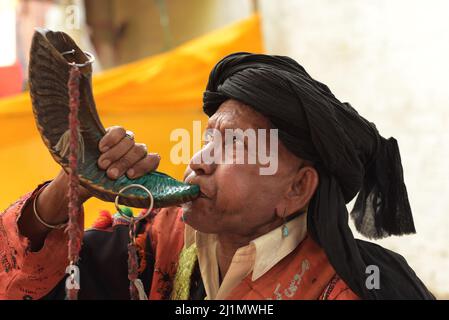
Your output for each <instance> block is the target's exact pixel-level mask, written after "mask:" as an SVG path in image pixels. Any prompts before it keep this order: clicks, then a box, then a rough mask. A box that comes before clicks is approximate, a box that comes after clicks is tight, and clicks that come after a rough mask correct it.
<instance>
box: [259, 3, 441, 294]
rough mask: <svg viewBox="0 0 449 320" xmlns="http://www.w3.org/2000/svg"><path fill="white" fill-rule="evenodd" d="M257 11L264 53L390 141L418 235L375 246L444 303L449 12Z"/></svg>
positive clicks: (431, 8)
mask: <svg viewBox="0 0 449 320" xmlns="http://www.w3.org/2000/svg"><path fill="white" fill-rule="evenodd" d="M260 9H261V12H262V17H263V31H264V35H265V45H266V48H267V50H268V51H269V52H270V53H276V54H284V55H290V56H292V57H293V58H295V59H296V60H297V61H299V62H300V64H302V65H303V66H304V67H305V68H306V70H308V72H309V73H310V74H311V75H312V76H313V77H314V78H316V79H317V80H320V81H321V82H324V83H325V84H327V85H329V87H330V88H331V90H332V91H333V92H334V93H335V95H336V96H337V97H338V98H340V100H343V101H348V102H350V103H351V104H352V105H353V106H354V107H355V108H356V109H357V110H358V111H359V113H361V114H362V115H363V116H364V117H366V118H367V119H369V120H370V121H372V122H374V123H375V124H376V125H377V127H378V129H379V131H380V132H381V134H382V135H383V136H385V137H390V136H394V137H395V138H396V139H397V140H398V142H399V147H400V150H401V155H402V163H403V167H404V174H405V181H406V184H407V187H408V192H409V198H410V203H411V206H412V210H413V212H414V217H415V224H416V228H417V234H416V235H412V236H404V237H401V238H398V237H396V238H391V239H386V240H382V241H379V243H380V244H382V245H384V246H386V247H388V248H390V249H392V250H395V251H397V252H399V253H401V254H403V255H404V256H405V257H406V258H407V260H408V262H409V263H410V264H411V266H412V267H413V268H414V269H415V271H416V272H417V274H418V275H419V276H420V277H421V278H422V279H423V281H424V282H425V283H426V284H427V285H428V286H429V287H430V288H431V289H432V290H433V291H434V292H435V293H436V294H437V295H438V296H439V297H445V298H449V271H448V270H449V246H448V244H449V232H448V228H449V215H448V213H447V211H448V210H449V166H448V165H447V159H448V158H449V144H448V143H447V142H448V141H449V130H448V127H449V90H448V89H449V85H448V84H449V81H448V75H449V59H448V57H449V22H448V19H447V14H448V12H449V2H448V1H446V0H433V1H425V0H395V1H390V0H363V1H360V0H284V1H270V0H261V1H260ZM357 236H358V234H357Z"/></svg>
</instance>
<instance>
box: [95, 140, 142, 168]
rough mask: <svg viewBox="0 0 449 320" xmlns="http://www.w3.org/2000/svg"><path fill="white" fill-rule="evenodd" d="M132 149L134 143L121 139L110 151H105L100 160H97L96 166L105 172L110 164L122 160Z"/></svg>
mask: <svg viewBox="0 0 449 320" xmlns="http://www.w3.org/2000/svg"><path fill="white" fill-rule="evenodd" d="M133 147H134V141H132V140H130V139H127V138H123V139H122V140H121V141H120V142H119V143H117V144H115V145H114V146H113V147H112V148H111V149H110V150H108V151H106V152H105V153H103V154H102V155H101V156H100V158H98V166H99V167H100V169H103V170H106V169H107V168H109V167H110V166H111V164H112V163H114V162H116V161H117V160H119V159H120V158H122V157H123V156H124V155H125V154H126V153H127V152H128V151H129V150H131V148H133ZM137 160H139V159H137Z"/></svg>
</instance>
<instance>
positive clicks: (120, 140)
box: [98, 126, 160, 179]
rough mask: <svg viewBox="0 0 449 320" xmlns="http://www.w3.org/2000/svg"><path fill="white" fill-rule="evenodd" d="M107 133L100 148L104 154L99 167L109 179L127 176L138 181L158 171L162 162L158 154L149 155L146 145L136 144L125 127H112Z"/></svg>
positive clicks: (101, 141) (99, 161)
mask: <svg viewBox="0 0 449 320" xmlns="http://www.w3.org/2000/svg"><path fill="white" fill-rule="evenodd" d="M106 131H107V132H106V135H105V136H104V137H103V138H102V139H101V140H100V143H99V146H98V147H99V150H100V152H101V153H102V154H101V156H100V158H99V159H98V167H99V168H100V169H102V170H107V171H106V172H107V175H108V177H109V178H111V179H117V178H119V177H120V176H122V175H124V174H126V175H127V176H128V178H130V179H136V178H139V177H141V176H143V175H145V174H146V173H148V172H150V171H154V170H156V168H157V166H158V165H159V161H160V156H159V155H158V154H155V153H152V154H148V151H147V147H146V145H145V144H143V143H135V142H134V138H133V137H130V136H128V135H127V134H126V130H125V129H124V128H123V127H119V126H115V127H110V128H108V129H107V130H106Z"/></svg>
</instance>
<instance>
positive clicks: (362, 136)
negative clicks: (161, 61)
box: [203, 52, 433, 299]
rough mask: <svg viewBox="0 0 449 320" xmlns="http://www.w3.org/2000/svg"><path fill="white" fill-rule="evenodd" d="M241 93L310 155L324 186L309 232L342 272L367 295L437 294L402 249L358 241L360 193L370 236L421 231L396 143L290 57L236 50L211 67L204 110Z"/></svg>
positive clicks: (363, 225) (292, 147)
mask: <svg viewBox="0 0 449 320" xmlns="http://www.w3.org/2000/svg"><path fill="white" fill-rule="evenodd" d="M228 99H235V100H238V101H240V102H243V103H245V104H247V105H249V106H250V107H252V108H254V109H255V110H256V111H258V112H259V113H261V114H263V115H264V116H266V117H267V118H268V119H269V120H270V121H271V123H272V125H273V126H274V127H275V128H277V129H278V135H279V139H280V140H281V142H282V143H283V144H284V145H285V146H286V148H287V149H288V150H289V151H290V152H292V153H293V154H295V155H296V156H298V157H300V158H302V159H305V160H309V161H312V162H313V163H314V166H315V168H316V169H317V171H318V174H319V186H318V188H317V191H316V192H315V194H314V196H313V198H312V199H311V202H310V204H309V208H308V214H309V218H308V228H309V233H310V234H311V236H312V237H313V238H314V239H315V240H316V241H317V242H318V244H319V245H320V246H321V247H322V248H323V250H324V251H325V252H326V254H327V257H328V259H329V261H330V263H331V264H332V265H333V267H334V269H335V270H336V272H337V274H338V275H339V276H340V277H341V278H342V279H343V280H344V281H345V282H346V283H347V284H348V285H349V286H350V287H351V289H352V290H353V291H354V292H355V293H356V294H358V295H359V296H360V297H362V298H365V299H407V298H408V299H420V298H433V296H432V294H431V293H430V292H429V291H428V290H427V289H426V287H425V286H424V285H423V284H422V282H421V281H420V280H419V278H418V277H417V276H416V275H415V273H414V272H413V270H412V269H411V268H410V267H409V266H408V265H407V263H406V262H405V259H404V258H403V257H401V256H400V255H398V254H396V253H394V252H391V251H389V250H386V249H384V248H382V247H380V246H377V245H375V244H373V243H370V242H365V241H361V240H355V239H354V236H353V234H352V232H351V230H350V228H349V226H348V211H347V209H346V204H347V203H348V202H349V201H351V200H352V199H353V198H354V197H355V196H356V195H357V194H358V196H357V199H356V201H355V205H354V208H353V210H352V212H351V217H352V218H353V219H354V223H355V226H356V228H357V230H358V231H359V232H360V233H361V234H363V235H364V236H366V237H368V238H375V239H377V238H383V237H386V236H390V235H403V234H409V233H414V232H415V227H414V223H413V217H412V213H411V209H410V204H409V201H408V196H407V190H406V187H405V184H404V179H403V172H402V164H401V158H400V154H399V148H398V144H397V141H396V140H395V139H394V138H389V139H385V138H384V137H382V136H381V135H380V134H379V132H378V130H377V129H376V126H375V125H374V124H373V123H371V122H369V121H367V120H366V119H364V118H363V117H361V116H360V115H359V114H358V113H357V111H356V110H355V109H354V108H353V107H352V106H351V105H350V104H349V103H344V102H340V101H339V100H338V99H337V98H336V97H335V96H334V95H333V94H332V92H331V91H330V90H329V88H328V87H327V86H326V85H324V84H322V83H320V82H318V81H316V80H314V79H313V78H312V77H311V76H310V75H309V74H308V73H307V72H306V71H305V69H304V68H303V67H302V66H300V65H299V64H298V63H297V62H296V61H294V60H293V59H291V58H288V57H282V56H270V55H261V54H251V53H245V52H241V53H234V54H231V55H229V56H227V57H225V58H223V59H222V60H221V61H220V62H219V63H218V64H217V65H216V66H215V67H214V69H213V70H212V72H211V74H210V77H209V82H208V84H207V88H206V91H205V92H204V97H203V109H204V112H205V113H206V114H207V115H208V116H212V115H213V114H214V113H215V112H216V111H217V109H218V107H219V106H220V105H221V103H223V102H224V101H226V100H228ZM370 265H375V266H377V267H379V270H380V280H381V282H380V289H369V288H367V286H366V279H367V276H368V275H369V274H367V273H366V270H367V267H368V266H370Z"/></svg>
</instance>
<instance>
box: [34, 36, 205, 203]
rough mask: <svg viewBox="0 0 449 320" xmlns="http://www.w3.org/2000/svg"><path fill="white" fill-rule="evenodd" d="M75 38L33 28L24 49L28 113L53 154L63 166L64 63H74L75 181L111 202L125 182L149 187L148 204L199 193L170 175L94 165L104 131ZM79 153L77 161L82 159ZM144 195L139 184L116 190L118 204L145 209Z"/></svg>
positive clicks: (186, 198) (86, 59)
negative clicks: (111, 172) (113, 172)
mask: <svg viewBox="0 0 449 320" xmlns="http://www.w3.org/2000/svg"><path fill="white" fill-rule="evenodd" d="M91 58H92V57H90V56H89V55H86V54H85V53H84V52H83V51H82V50H80V48H78V46H77V45H76V43H75V42H74V41H73V40H72V39H71V38H70V36H68V35H67V34H65V33H63V32H52V31H49V30H46V29H36V32H35V33H34V36H33V42H32V45H31V51H30V65H29V82H30V94H31V101H32V105H33V113H34V117H35V119H36V124H37V128H38V130H39V132H40V134H41V136H42V139H43V141H44V143H45V145H46V146H47V147H48V149H49V151H50V153H51V155H52V156H53V158H54V159H55V160H56V162H58V163H59V164H60V165H61V166H62V167H63V168H64V170H66V171H68V158H67V157H66V156H65V154H64V153H63V152H62V150H61V148H60V145H58V143H59V142H60V141H61V138H62V136H63V135H64V133H65V132H66V131H67V130H68V126H69V125H68V114H69V97H68V89H67V82H68V77H69V70H70V65H69V62H75V63H77V64H79V69H80V71H81V79H80V108H79V115H78V116H79V120H80V131H81V136H82V140H83V145H84V154H83V156H80V157H79V158H80V161H79V163H78V173H79V178H80V181H81V184H82V185H83V186H84V187H85V188H87V189H88V190H89V191H90V192H91V193H92V194H93V195H94V196H96V197H97V198H100V199H102V200H105V201H109V202H113V201H114V199H115V197H116V196H117V194H118V192H119V191H120V190H121V189H122V188H124V187H126V186H128V185H130V184H140V185H143V186H144V187H146V188H147V189H148V190H150V191H151V193H152V194H153V198H154V207H156V208H159V207H166V206H171V205H179V204H181V203H183V202H187V201H191V200H193V199H194V198H196V197H197V196H198V195H199V187H198V186H197V185H189V184H185V183H182V182H179V181H177V180H175V179H173V178H172V177H170V176H168V175H166V174H163V173H160V172H152V173H150V174H147V175H145V176H143V177H141V178H138V179H128V178H127V177H126V176H125V175H124V176H122V177H120V178H119V179H117V180H112V179H109V178H108V177H107V175H106V171H104V170H101V169H100V168H99V167H98V166H97V160H98V158H99V156H100V151H99V150H98V143H99V141H100V139H101V138H102V137H103V136H104V135H105V129H104V127H103V125H102V124H101V122H100V118H99V117H98V113H97V110H96V108H95V102H94V98H93V95H92V85H91V77H92V65H91V63H90V62H91V61H90V59H91ZM82 158H83V161H82ZM147 197H148V195H147V194H146V193H145V192H143V191H142V190H140V189H131V190H129V191H126V192H125V193H124V195H121V197H120V199H121V201H120V202H121V203H123V204H125V205H128V206H132V207H137V208H145V207H147V206H148V200H147Z"/></svg>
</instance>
